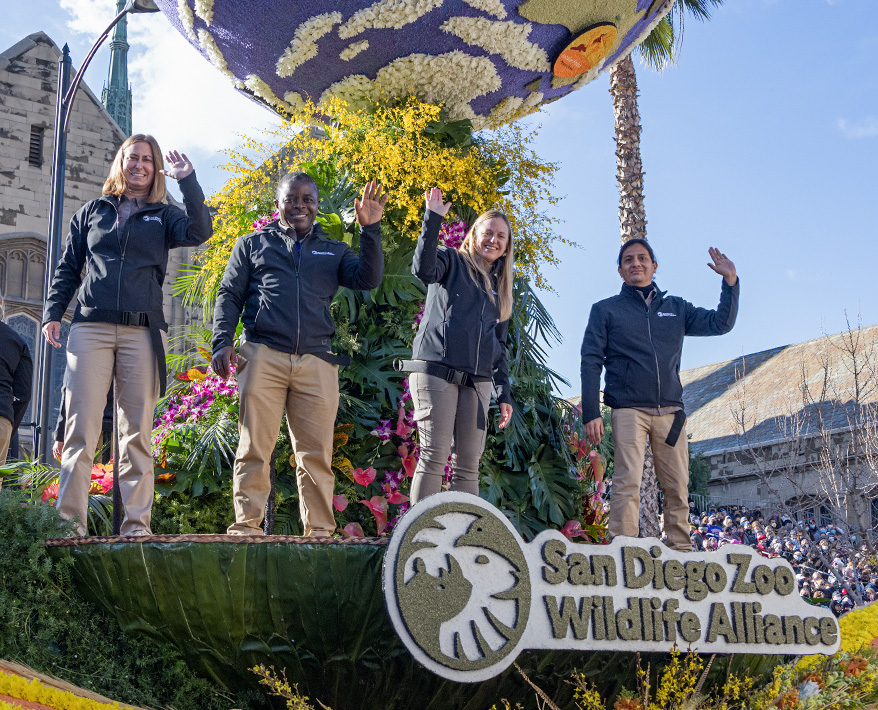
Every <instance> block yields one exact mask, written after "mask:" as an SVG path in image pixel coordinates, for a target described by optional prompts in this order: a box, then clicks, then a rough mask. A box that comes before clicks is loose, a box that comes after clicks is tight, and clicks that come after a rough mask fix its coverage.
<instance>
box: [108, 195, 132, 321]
mask: <svg viewBox="0 0 878 710" xmlns="http://www.w3.org/2000/svg"><path fill="white" fill-rule="evenodd" d="M110 204H112V203H110ZM113 209H114V210H116V239H117V241H118V242H119V257H120V258H119V276H118V278H117V279H116V310H117V311H121V310H122V267H123V266H125V250H124V249H123V248H122V233H121V232H120V231H119V208H118V207H116V205H113ZM129 221H130V217H129ZM125 226H126V227H127V226H128V224H127V223H126V224H125Z"/></svg>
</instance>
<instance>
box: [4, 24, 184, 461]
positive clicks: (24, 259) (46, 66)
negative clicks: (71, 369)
mask: <svg viewBox="0 0 878 710" xmlns="http://www.w3.org/2000/svg"><path fill="white" fill-rule="evenodd" d="M123 22H124V20H123ZM120 24H121V23H120ZM113 39H114V41H113V43H112V44H111V47H112V52H113V58H112V60H111V70H110V86H109V87H107V88H105V89H104V98H105V99H106V98H108V97H109V98H112V97H113V96H114V89H116V91H115V94H118V93H119V92H120V91H121V92H123V93H124V94H127V96H128V97H129V100H128V102H127V106H126V102H124V101H121V102H120V101H118V100H117V101H115V102H114V103H113V104H112V105H111V108H118V106H119V105H122V106H123V107H124V108H126V109H127V115H125V113H123V114H121V115H120V116H119V117H118V119H117V118H114V117H113V116H111V115H110V113H109V112H108V111H107V109H106V108H105V107H104V105H103V104H102V103H101V101H100V100H99V99H98V98H97V97H96V96H95V95H94V93H92V91H91V90H90V89H89V88H88V87H87V86H86V85H85V84H84V83H83V84H82V85H81V86H80V88H79V91H78V92H77V94H76V98H75V99H74V103H73V111H72V114H71V118H70V124H69V128H68V138H67V175H66V183H65V189H64V224H65V225H66V224H67V222H68V221H69V220H70V217H71V216H72V215H73V213H74V212H75V211H76V210H78V209H79V208H80V207H81V206H82V205H83V204H84V203H86V202H88V201H89V200H91V199H93V198H95V197H97V196H99V195H100V194H101V187H102V185H103V183H104V180H105V179H106V176H107V174H108V172H109V168H110V164H111V163H112V160H113V156H114V155H115V153H116V151H117V150H118V148H119V146H120V145H121V143H122V141H124V140H125V138H126V137H127V136H128V131H129V130H130V126H131V116H130V108H131V104H130V88H129V87H128V86H127V72H125V71H124V59H125V57H124V53H125V52H127V42H125V41H124V26H123V27H122V28H121V41H120V34H119V33H118V32H117V34H116V35H115V36H114V38H113ZM60 56H61V50H60V49H59V47H58V46H57V45H56V44H55V43H54V42H53V41H52V39H51V38H49V37H48V36H47V35H46V34H45V33H43V32H37V33H34V34H32V35H29V36H28V37H25V38H24V39H22V40H21V41H20V42H18V43H16V44H15V45H13V46H12V47H10V48H9V49H7V50H6V51H4V52H2V53H0V295H2V296H3V299H4V305H5V314H4V320H5V321H6V323H8V324H9V326H10V327H12V328H13V329H14V330H15V331H17V332H18V333H20V334H21V335H22V336H23V337H24V339H25V340H26V341H27V342H28V343H29V344H30V347H31V355H32V357H33V359H34V392H33V398H32V400H31V405H30V408H29V410H28V412H27V414H26V415H25V418H24V424H23V425H22V427H21V429H20V430H19V436H20V444H21V447H22V452H21V453H22V454H23V453H24V452H26V451H32V450H33V428H32V427H29V426H27V423H29V422H33V421H34V419H35V418H36V402H37V400H38V387H39V383H38V380H39V373H40V370H41V363H40V342H41V340H42V336H41V333H40V324H41V321H42V310H43V289H44V282H45V274H46V240H47V234H48V226H49V202H50V199H49V198H50V182H51V172H52V165H51V161H52V144H53V138H54V136H53V125H54V112H55V94H56V90H57V79H58V61H59V58H60ZM120 66H121V67H122V69H120ZM71 78H72V77H71ZM120 82H124V84H125V85H123V86H116V85H117V84H119V83H120ZM108 105H109V104H108ZM120 124H121V125H124V126H125V130H123V129H122V128H120ZM64 233H65V235H66V227H65V230H64ZM62 248H63V247H62ZM192 258H193V255H192V253H191V250H189V249H176V250H174V251H172V252H171V260H170V262H169V265H168V274H167V277H166V280H165V288H164V291H165V300H164V308H165V315H166V317H167V318H168V322H169V323H170V324H171V328H172V330H171V335H173V334H174V331H173V329H174V327H175V326H181V325H184V324H186V323H189V322H192V321H193V320H197V319H198V313H197V312H193V311H190V310H189V309H184V307H183V305H182V303H181V302H180V300H179V299H175V298H172V295H171V291H172V288H173V284H174V280H175V279H176V276H177V273H178V271H179V269H180V266H181V265H182V264H187V263H191V262H192ZM71 316H72V309H71V310H70V311H68V313H67V316H66V319H65V322H64V323H63V324H62V339H66V336H67V332H68V330H69V319H70V317H71ZM53 360H54V372H53V378H52V379H53V382H52V392H53V397H54V399H53V402H52V413H51V414H50V421H53V422H54V420H55V417H56V415H57V411H58V405H59V402H60V388H61V380H62V377H63V373H64V357H63V352H62V353H61V354H60V355H58V354H56V356H55V357H54V358H53Z"/></svg>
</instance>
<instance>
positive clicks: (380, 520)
mask: <svg viewBox="0 0 878 710" xmlns="http://www.w3.org/2000/svg"><path fill="white" fill-rule="evenodd" d="M360 503H362V504H363V505H365V506H366V507H367V508H368V509H369V510H371V511H372V515H374V516H375V525H376V527H377V528H378V534H379V535H380V534H381V533H383V532H384V528H386V527H387V501H386V500H385V499H384V498H382V497H381V496H372V497H371V498H370V499H369V500H361V501H360Z"/></svg>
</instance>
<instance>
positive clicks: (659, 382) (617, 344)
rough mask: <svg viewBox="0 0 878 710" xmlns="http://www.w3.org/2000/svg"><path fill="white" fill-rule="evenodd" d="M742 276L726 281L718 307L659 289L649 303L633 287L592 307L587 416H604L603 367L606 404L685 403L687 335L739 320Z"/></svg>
mask: <svg viewBox="0 0 878 710" xmlns="http://www.w3.org/2000/svg"><path fill="white" fill-rule="evenodd" d="M740 284H741V281H740V279H739V280H738V281H736V282H735V285H734V286H729V285H728V284H727V283H726V282H725V280H723V282H722V291H721V293H720V301H719V306H717V309H716V310H715V311H711V310H708V309H706V308H696V307H695V306H693V305H692V304H691V303H689V302H688V301H685V300H683V299H682V298H679V297H677V296H668V295H666V292H663V291H659V290H658V287H656V295H655V296H654V297H653V299H652V302H651V303H650V304H649V306H647V305H646V301H645V300H644V298H643V296H641V295H640V293H639V292H638V291H637V289H635V288H634V287H633V286H628V285H627V284H623V286H622V291H621V293H619V295H617V296H613V297H612V298H607V299H605V300H603V301H598V302H597V303H595V304H594V305H593V306H592V307H591V314H590V315H589V317H588V326H587V327H586V329H585V337H584V338H583V340H582V365H581V375H582V420H583V421H584V422H589V421H591V420H592V419H597V418H598V417H599V416H600V415H601V411H600V404H599V393H600V384H601V369H602V368H604V367H606V370H607V372H606V377H605V379H604V404H606V405H607V406H608V407H611V408H613V409H621V408H626V407H682V406H683V385H682V384H681V383H680V357H681V356H682V353H683V337H684V336H686V335H723V334H724V333H728V332H729V331H730V330H731V329H732V327H733V326H734V325H735V319H736V318H737V315H738V294H739V292H740Z"/></svg>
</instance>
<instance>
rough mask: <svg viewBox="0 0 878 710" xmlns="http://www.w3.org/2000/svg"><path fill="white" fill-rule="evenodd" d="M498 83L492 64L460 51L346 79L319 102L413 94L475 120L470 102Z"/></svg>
mask: <svg viewBox="0 0 878 710" xmlns="http://www.w3.org/2000/svg"><path fill="white" fill-rule="evenodd" d="M501 84H502V82H501V80H500V76H499V75H498V74H497V69H496V67H495V66H494V63H493V62H492V61H491V60H490V59H488V58H487V57H473V56H470V55H469V54H466V53H465V52H461V51H459V50H455V51H453V52H447V53H446V54H440V55H437V56H431V55H428V54H410V55H408V56H407V57H400V58H399V59H395V60H393V61H392V62H391V63H390V64H388V65H387V66H386V67H382V68H381V69H379V70H378V74H377V76H376V77H375V80H374V81H370V80H369V78H368V77H365V76H363V75H360V74H357V75H351V76H347V77H345V78H344V79H342V80H341V81H338V82H336V83H335V84H333V85H332V86H330V87H329V88H328V89H327V90H326V91H324V92H323V95H322V96H321V97H320V101H321V102H323V101H327V100H328V99H329V98H330V97H331V96H337V97H339V98H341V99H343V100H344V101H346V102H348V103H350V104H351V105H352V106H354V107H357V106H360V105H363V104H365V103H368V102H374V101H377V100H379V99H381V100H384V101H386V100H388V99H399V98H404V97H406V96H409V95H410V94H414V95H416V96H417V97H418V98H420V99H421V100H422V101H426V102H427V103H432V104H445V107H446V108H447V109H448V114H449V118H450V119H451V120H453V121H454V120H460V119H463V118H470V119H474V118H476V115H475V113H474V112H473V110H472V108H470V105H469V102H470V101H472V100H473V99H475V98H477V97H479V96H482V95H484V94H487V93H490V92H491V91H496V90H497V89H499V88H500V86H501Z"/></svg>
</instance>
